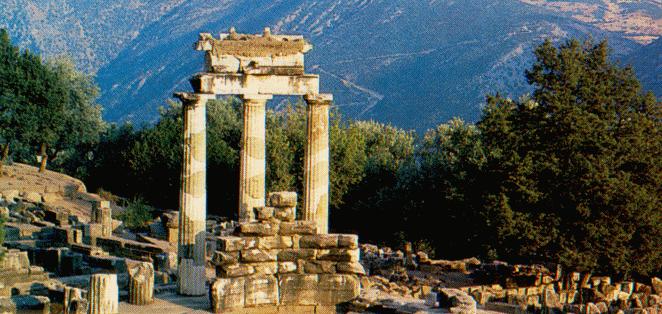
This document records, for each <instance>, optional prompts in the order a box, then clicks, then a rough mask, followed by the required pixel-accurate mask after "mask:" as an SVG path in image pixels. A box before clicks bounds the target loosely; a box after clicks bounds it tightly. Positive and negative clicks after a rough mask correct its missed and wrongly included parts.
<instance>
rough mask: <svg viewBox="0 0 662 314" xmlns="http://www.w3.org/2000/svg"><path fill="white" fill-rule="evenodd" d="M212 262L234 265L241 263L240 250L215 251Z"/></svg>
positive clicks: (220, 264)
mask: <svg viewBox="0 0 662 314" xmlns="http://www.w3.org/2000/svg"><path fill="white" fill-rule="evenodd" d="M211 263H212V264H214V265H217V266H223V265H233V264H237V263H239V252H224V251H215V252H214V254H213V255H212V257H211Z"/></svg>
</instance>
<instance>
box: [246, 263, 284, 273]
mask: <svg viewBox="0 0 662 314" xmlns="http://www.w3.org/2000/svg"><path fill="white" fill-rule="evenodd" d="M249 265H250V266H252V267H253V268H254V269H255V274H256V275H274V274H277V273H278V263H276V262H264V263H251V264H249Z"/></svg>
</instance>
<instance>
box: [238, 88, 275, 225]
mask: <svg viewBox="0 0 662 314" xmlns="http://www.w3.org/2000/svg"><path fill="white" fill-rule="evenodd" d="M272 97H273V96H271V95H243V96H242V99H243V100H244V132H243V134H242V138H241V161H240V165H239V167H240V174H239V221H240V222H248V221H253V220H255V214H254V212H253V208H255V207H262V206H264V204H265V201H264V200H265V176H266V166H267V164H266V160H265V155H266V143H265V132H266V130H265V128H266V126H265V120H266V105H267V100H269V99H271V98H272Z"/></svg>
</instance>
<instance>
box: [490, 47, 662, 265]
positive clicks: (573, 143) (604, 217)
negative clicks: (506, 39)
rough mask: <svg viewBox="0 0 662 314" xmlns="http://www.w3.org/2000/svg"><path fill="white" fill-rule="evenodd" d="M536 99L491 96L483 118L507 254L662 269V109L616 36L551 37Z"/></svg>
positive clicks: (533, 75) (541, 57) (496, 215)
mask: <svg viewBox="0 0 662 314" xmlns="http://www.w3.org/2000/svg"><path fill="white" fill-rule="evenodd" d="M535 54H536V58H537V61H536V62H535V64H534V66H533V67H532V69H531V70H529V71H527V78H528V80H529V82H530V83H531V84H533V86H534V87H535V92H534V94H533V97H532V98H531V99H522V100H520V101H511V100H507V99H503V98H501V97H499V96H496V97H491V98H490V99H489V101H488V106H487V109H486V110H485V114H484V117H483V119H482V121H481V122H480V123H479V128H480V130H481V133H482V138H483V141H484V143H485V146H486V150H487V151H489V152H490V154H489V161H488V170H487V173H488V174H489V175H490V176H491V179H490V180H491V181H492V182H494V185H493V186H492V188H490V189H489V192H488V193H487V194H486V195H485V200H486V202H487V203H486V204H487V208H490V210H491V211H492V213H491V216H490V217H491V218H493V219H492V220H491V221H496V222H497V225H496V230H498V243H494V245H496V247H497V248H498V251H499V252H500V253H501V254H504V255H505V256H511V257H514V258H521V259H525V260H528V261H531V260H534V261H538V260H556V261H559V262H561V263H563V264H564V265H567V266H573V267H577V268H578V269H583V270H602V271H606V272H612V273H618V274H622V275H623V276H628V275H630V274H641V275H646V274H651V273H655V272H658V271H660V270H661V268H662V247H661V246H660V245H659V239H662V210H660V209H661V208H660V204H661V199H660V196H661V195H662V144H661V143H662V111H661V109H660V108H661V106H660V103H659V102H657V101H656V99H655V97H654V96H653V95H652V94H650V93H649V94H642V92H641V88H640V85H639V82H638V81H637V79H636V77H635V75H634V73H633V71H632V69H631V68H620V67H619V66H618V65H617V64H615V63H613V62H612V61H610V60H609V49H608V46H607V43H606V42H601V43H598V44H595V45H594V44H593V43H591V42H589V41H587V42H584V43H581V42H579V41H577V40H570V41H568V42H566V43H564V44H562V45H561V46H560V47H558V48H557V47H555V46H554V45H553V44H552V43H551V42H550V41H546V42H545V43H544V44H542V45H541V46H539V47H538V48H537V49H536V51H535Z"/></svg>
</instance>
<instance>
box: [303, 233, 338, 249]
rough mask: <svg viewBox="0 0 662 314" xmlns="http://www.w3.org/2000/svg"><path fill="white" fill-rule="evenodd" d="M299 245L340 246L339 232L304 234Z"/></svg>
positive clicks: (326, 247) (310, 246)
mask: <svg viewBox="0 0 662 314" xmlns="http://www.w3.org/2000/svg"><path fill="white" fill-rule="evenodd" d="M299 247H301V248H312V249H332V248H337V247H338V235H337V234H316V235H306V236H302V237H301V240H299Z"/></svg>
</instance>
